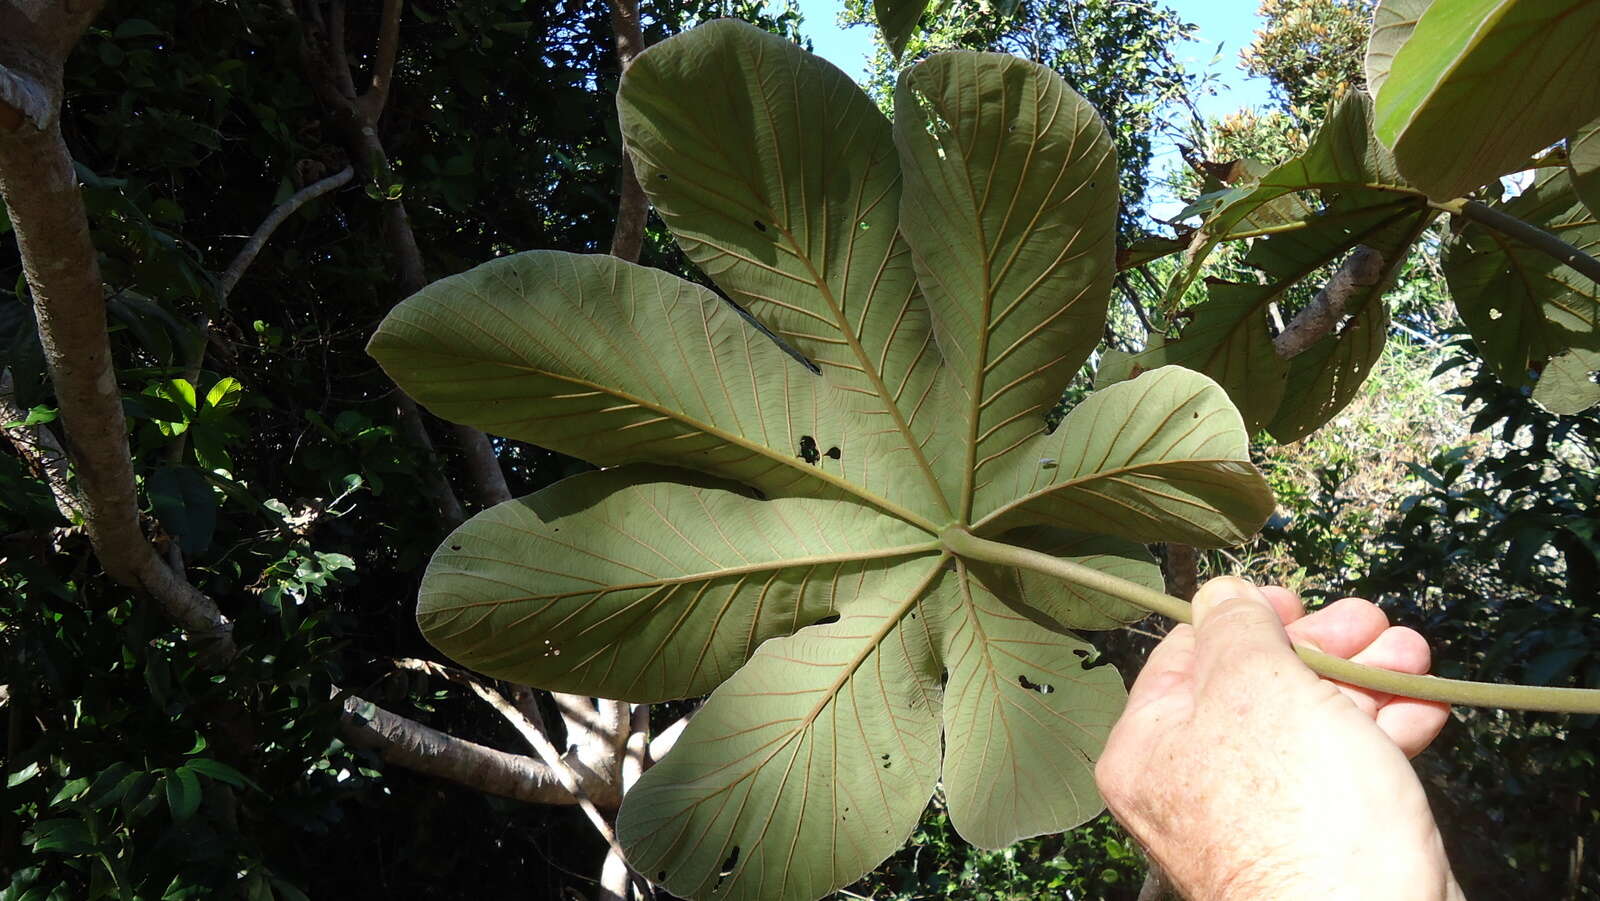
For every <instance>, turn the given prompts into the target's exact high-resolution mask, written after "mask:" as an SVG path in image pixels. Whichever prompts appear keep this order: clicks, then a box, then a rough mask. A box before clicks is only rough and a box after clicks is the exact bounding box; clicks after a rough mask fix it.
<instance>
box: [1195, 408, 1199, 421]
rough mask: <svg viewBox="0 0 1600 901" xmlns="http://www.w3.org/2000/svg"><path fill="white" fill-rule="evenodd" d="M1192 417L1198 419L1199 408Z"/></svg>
mask: <svg viewBox="0 0 1600 901" xmlns="http://www.w3.org/2000/svg"><path fill="white" fill-rule="evenodd" d="M1194 418H1195V419H1199V418H1200V411H1199V410H1196V411H1195V414H1194Z"/></svg>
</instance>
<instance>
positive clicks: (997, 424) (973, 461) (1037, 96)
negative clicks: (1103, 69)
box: [894, 53, 1117, 515]
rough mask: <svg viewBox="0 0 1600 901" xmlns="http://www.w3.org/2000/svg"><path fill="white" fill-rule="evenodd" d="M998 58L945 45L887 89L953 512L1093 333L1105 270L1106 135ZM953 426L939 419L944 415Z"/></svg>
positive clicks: (1112, 202) (1053, 83) (1048, 88)
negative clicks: (938, 379)
mask: <svg viewBox="0 0 1600 901" xmlns="http://www.w3.org/2000/svg"><path fill="white" fill-rule="evenodd" d="M1047 72H1048V70H1045V69H1043V68H1042V67H1040V66H1037V65H1035V64H1033V63H1029V62H1027V61H1025V60H1021V59H1017V58H1015V57H1010V56H1000V55H993V54H977V53H945V54H940V55H939V56H937V57H935V58H933V59H930V60H928V61H927V62H925V63H923V64H922V65H919V66H915V67H912V68H910V69H907V70H906V71H905V72H904V73H902V74H901V76H900V83H899V86H898V87H897V88H896V90H895V128H894V135H895V143H896V144H898V145H899V147H900V159H901V164H902V166H903V167H904V169H905V173H906V176H905V177H906V182H907V190H906V191H905V193H904V195H902V199H901V212H900V229H901V231H902V232H903V233H904V234H905V236H906V240H907V242H908V243H910V245H911V250H912V256H913V259H915V261H916V265H917V278H918V281H919V282H920V283H921V284H922V286H923V291H924V293H925V294H926V295H927V297H928V305H929V307H930V308H931V309H932V312H933V327H934V334H935V335H936V336H937V337H938V340H939V349H940V350H941V351H942V352H943V355H944V370H943V372H942V375H943V376H944V377H945V388H946V394H945V396H944V397H943V398H942V400H943V401H944V402H945V404H946V405H947V406H948V408H949V412H951V413H953V414H954V415H955V416H956V417H958V418H957V419H956V420H955V421H954V422H952V423H950V424H949V426H947V428H949V437H951V438H952V439H953V440H954V443H955V444H956V445H957V446H958V448H959V450H958V451H957V452H956V453H955V454H954V455H953V459H951V461H950V462H951V463H953V464H955V466H954V467H953V469H952V471H953V472H957V473H959V478H960V479H961V486H962V487H961V498H960V501H961V503H960V512H961V513H962V514H963V515H966V514H968V513H970V511H971V501H972V497H973V493H974V492H973V485H974V482H975V480H979V479H982V478H983V477H984V473H985V470H986V469H988V468H990V467H994V466H997V465H999V464H1001V463H1002V462H1003V461H1004V460H1005V459H1006V457H1007V456H1009V455H1010V454H1011V453H1013V452H1015V451H1016V450H1017V448H1018V446H1019V445H1020V444H1022V443H1024V442H1025V441H1027V440H1028V439H1029V438H1031V437H1032V436H1033V435H1036V434H1037V433H1038V432H1040V431H1041V430H1042V429H1043V427H1044V414H1045V413H1047V412H1048V411H1049V410H1050V408H1051V407H1053V406H1054V405H1055V402H1056V400H1057V398H1059V397H1060V396H1061V390H1062V388H1063V386H1065V385H1066V382H1067V379H1069V378H1070V377H1071V376H1072V374H1073V373H1074V372H1076V371H1077V369H1078V367H1079V366H1080V365H1082V363H1083V361H1084V359H1085V358H1086V357H1087V356H1088V355H1089V351H1090V350H1091V349H1092V348H1093V347H1094V345H1095V344H1096V343H1097V342H1098V341H1099V339H1100V330H1101V327H1102V326H1103V324H1104V323H1105V316H1106V301H1105V297H1106V294H1107V292H1108V291H1109V290H1110V285H1111V279H1112V276H1113V275H1114V274H1115V272H1116V247H1115V242H1114V238H1115V229H1114V225H1115V222H1116V216H1117V198H1116V195H1114V194H1107V193H1106V192H1105V190H1104V188H1105V186H1106V185H1108V184H1113V183H1115V182H1116V171H1117V168H1116V160H1115V158H1114V157H1115V153H1114V151H1113V149H1112V146H1111V139H1110V136H1109V135H1108V134H1107V133H1106V129H1105V126H1104V125H1103V124H1102V123H1101V121H1100V116H1099V114H1098V113H1096V112H1095V111H1094V108H1093V107H1091V106H1089V104H1088V101H1086V100H1084V99H1083V98H1082V97H1079V96H1078V95H1077V94H1075V93H1073V92H1072V90H1071V89H1070V88H1068V87H1067V86H1066V84H1065V83H1063V82H1062V81H1061V79H1060V78H1057V77H1051V76H1048V75H1047V74H1046V73H1047ZM952 426H953V427H952Z"/></svg>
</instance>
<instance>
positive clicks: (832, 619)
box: [811, 613, 839, 626]
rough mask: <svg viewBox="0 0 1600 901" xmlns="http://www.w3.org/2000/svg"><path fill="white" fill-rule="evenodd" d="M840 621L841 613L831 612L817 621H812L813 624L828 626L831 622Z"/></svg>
mask: <svg viewBox="0 0 1600 901" xmlns="http://www.w3.org/2000/svg"><path fill="white" fill-rule="evenodd" d="M838 621H839V614H837V613H830V614H828V615H827V616H824V617H823V618H822V619H819V620H817V621H816V622H814V623H812V624H811V625H813V626H826V625H827V624H829V623H836V622H838Z"/></svg>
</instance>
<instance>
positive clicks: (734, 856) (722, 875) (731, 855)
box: [717, 845, 739, 888]
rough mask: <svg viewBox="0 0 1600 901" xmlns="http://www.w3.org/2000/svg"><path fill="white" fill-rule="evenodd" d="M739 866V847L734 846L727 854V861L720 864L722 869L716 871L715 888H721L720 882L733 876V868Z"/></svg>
mask: <svg viewBox="0 0 1600 901" xmlns="http://www.w3.org/2000/svg"><path fill="white" fill-rule="evenodd" d="M738 865H739V846H738V845H734V846H733V850H732V851H729V852H728V859H727V860H724V861H723V862H722V869H720V870H718V871H717V877H718V878H717V888H721V887H722V880H724V879H727V878H728V877H729V876H731V875H733V868H734V867H736V866H738Z"/></svg>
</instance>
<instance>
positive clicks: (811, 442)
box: [796, 435, 822, 466]
mask: <svg viewBox="0 0 1600 901" xmlns="http://www.w3.org/2000/svg"><path fill="white" fill-rule="evenodd" d="M796 456H798V457H799V458H800V459H802V460H804V461H806V462H807V463H810V464H811V465H812V466H815V465H817V461H818V460H821V459H822V452H821V451H819V450H817V439H815V438H813V437H811V436H810V435H801V436H800V453H798V454H796Z"/></svg>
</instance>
